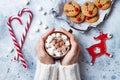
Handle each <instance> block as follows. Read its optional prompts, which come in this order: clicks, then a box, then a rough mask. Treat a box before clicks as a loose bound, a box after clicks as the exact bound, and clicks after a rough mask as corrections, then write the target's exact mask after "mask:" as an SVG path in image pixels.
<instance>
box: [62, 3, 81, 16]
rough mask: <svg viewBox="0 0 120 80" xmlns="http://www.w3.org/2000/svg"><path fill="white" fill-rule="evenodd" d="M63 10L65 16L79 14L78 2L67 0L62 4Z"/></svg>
mask: <svg viewBox="0 0 120 80" xmlns="http://www.w3.org/2000/svg"><path fill="white" fill-rule="evenodd" d="M63 11H64V13H65V14H66V15H67V16H70V17H73V16H76V15H78V14H79V12H80V6H79V4H78V3H76V2H74V1H71V2H67V3H66V4H65V5H64V8H63Z"/></svg>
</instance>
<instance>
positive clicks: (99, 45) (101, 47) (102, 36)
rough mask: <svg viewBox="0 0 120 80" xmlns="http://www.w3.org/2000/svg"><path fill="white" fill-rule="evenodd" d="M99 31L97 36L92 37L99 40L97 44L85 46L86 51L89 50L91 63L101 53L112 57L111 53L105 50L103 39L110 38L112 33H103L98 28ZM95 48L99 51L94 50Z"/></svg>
mask: <svg viewBox="0 0 120 80" xmlns="http://www.w3.org/2000/svg"><path fill="white" fill-rule="evenodd" d="M99 33H100V34H99V35H98V36H97V37H93V38H94V39H95V40H100V42H99V43H97V44H93V45H92V46H90V47H89V48H86V49H87V51H88V52H89V55H90V56H91V57H92V60H91V65H93V64H94V61H95V59H96V57H99V56H102V55H103V54H105V55H107V56H108V57H112V55H111V54H109V53H108V52H107V51H106V45H105V40H106V39H109V38H111V37H112V34H108V33H106V34H104V33H103V32H102V31H101V30H99ZM96 49H99V51H97V52H96Z"/></svg>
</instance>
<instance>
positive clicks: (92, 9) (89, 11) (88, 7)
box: [81, 1, 98, 17]
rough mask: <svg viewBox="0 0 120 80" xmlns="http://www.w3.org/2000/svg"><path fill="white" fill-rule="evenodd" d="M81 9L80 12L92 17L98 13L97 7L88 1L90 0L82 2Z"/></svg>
mask: <svg viewBox="0 0 120 80" xmlns="http://www.w3.org/2000/svg"><path fill="white" fill-rule="evenodd" d="M81 10H82V13H83V14H84V15H85V16H88V17H93V16H95V15H97V13H98V8H97V7H96V5H95V4H94V3H93V2H90V1H88V2H85V3H83V4H82V7H81Z"/></svg>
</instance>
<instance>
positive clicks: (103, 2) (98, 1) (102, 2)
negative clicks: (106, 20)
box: [94, 0, 111, 10]
mask: <svg viewBox="0 0 120 80" xmlns="http://www.w3.org/2000/svg"><path fill="white" fill-rule="evenodd" d="M94 3H95V5H96V6H97V7H98V8H99V9H102V10H106V9H108V8H109V7H110V6H111V0H94Z"/></svg>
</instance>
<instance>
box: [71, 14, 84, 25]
mask: <svg viewBox="0 0 120 80" xmlns="http://www.w3.org/2000/svg"><path fill="white" fill-rule="evenodd" d="M84 19H85V16H84V15H83V14H82V12H80V13H79V14H78V15H77V16H75V17H70V20H71V21H73V22H75V23H81V22H83V21H84Z"/></svg>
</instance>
